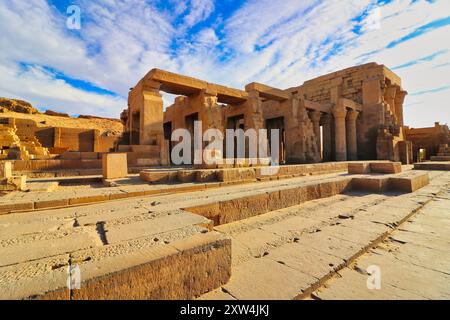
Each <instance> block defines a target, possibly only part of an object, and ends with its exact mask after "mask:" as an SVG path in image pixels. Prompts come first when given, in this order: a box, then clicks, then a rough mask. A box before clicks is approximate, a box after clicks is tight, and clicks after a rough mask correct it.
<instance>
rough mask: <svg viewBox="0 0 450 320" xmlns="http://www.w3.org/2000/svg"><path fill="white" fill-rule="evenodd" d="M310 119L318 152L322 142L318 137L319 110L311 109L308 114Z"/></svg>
mask: <svg viewBox="0 0 450 320" xmlns="http://www.w3.org/2000/svg"><path fill="white" fill-rule="evenodd" d="M309 116H310V119H311V121H312V123H313V130H314V135H315V136H316V143H317V150H319V154H320V153H321V152H320V151H321V149H322V142H321V139H320V117H321V114H320V111H312V112H310V114H309Z"/></svg>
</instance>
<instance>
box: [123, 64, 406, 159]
mask: <svg viewBox="0 0 450 320" xmlns="http://www.w3.org/2000/svg"><path fill="white" fill-rule="evenodd" d="M161 92H167V93H170V94H175V95H177V96H178V97H177V98H176V99H175V102H174V104H172V105H171V106H169V107H167V109H166V110H165V112H164V108H163V99H162V95H161ZM406 94H407V92H406V91H405V90H403V89H402V86H401V80H400V78H399V77H398V76H397V75H395V74H394V73H393V72H392V71H390V70H389V69H388V68H386V67H385V66H383V65H378V64H376V63H369V64H365V65H361V66H356V67H352V68H348V69H345V70H341V71H337V72H333V73H331V74H328V75H324V76H321V77H318V78H316V79H312V80H309V81H306V82H305V83H303V84H302V85H300V86H298V87H293V88H289V89H286V90H282V89H278V88H273V87H270V86H267V85H264V84H260V83H250V84H248V85H247V86H245V89H244V90H239V89H234V88H229V87H225V86H222V85H219V84H213V83H208V82H206V81H202V80H199V79H195V78H191V77H187V76H183V75H178V74H174V73H171V72H167V71H163V70H159V69H153V70H151V71H150V72H149V73H148V74H147V75H146V76H145V77H144V78H142V79H141V80H140V81H139V83H138V84H137V85H136V86H135V87H134V88H133V89H132V90H131V91H130V93H129V99H128V109H127V110H124V112H123V113H122V115H121V118H122V121H123V122H124V124H125V127H126V139H125V140H124V141H125V143H128V144H129V145H148V146H152V147H153V148H156V149H157V151H158V152H157V154H159V157H158V159H157V160H158V162H159V163H160V164H162V165H167V164H169V163H170V151H171V149H172V148H173V146H174V142H172V141H170V140H171V135H172V132H173V131H174V130H176V129H179V128H184V129H187V130H189V131H190V132H193V127H194V124H195V121H199V120H201V122H202V130H203V132H204V131H206V130H207V129H210V128H214V129H219V130H220V131H221V132H223V133H224V134H225V130H226V129H243V130H244V131H245V130H248V129H255V130H256V131H257V132H260V131H259V129H267V132H268V133H267V136H268V140H270V131H271V130H273V129H278V130H279V133H280V134H279V141H278V144H279V153H280V154H279V160H280V161H281V163H317V162H322V161H323V162H326V161H352V160H392V161H402V162H403V163H410V162H411V161H412V146H411V143H410V142H408V141H406V139H405V132H404V130H405V129H404V124H403V101H404V99H405V96H406ZM119 147H120V146H119Z"/></svg>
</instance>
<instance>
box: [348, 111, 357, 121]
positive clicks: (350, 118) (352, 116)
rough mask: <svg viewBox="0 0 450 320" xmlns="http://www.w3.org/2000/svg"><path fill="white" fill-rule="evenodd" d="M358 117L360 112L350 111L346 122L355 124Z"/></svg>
mask: <svg viewBox="0 0 450 320" xmlns="http://www.w3.org/2000/svg"><path fill="white" fill-rule="evenodd" d="M358 116H359V111H356V110H350V111H348V112H347V118H346V120H347V121H350V122H355V121H356V119H358Z"/></svg>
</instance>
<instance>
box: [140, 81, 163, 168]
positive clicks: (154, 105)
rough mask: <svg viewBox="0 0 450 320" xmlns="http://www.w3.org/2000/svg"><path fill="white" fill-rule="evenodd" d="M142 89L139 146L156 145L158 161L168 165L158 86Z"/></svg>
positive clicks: (148, 86) (161, 104) (161, 101)
mask: <svg viewBox="0 0 450 320" xmlns="http://www.w3.org/2000/svg"><path fill="white" fill-rule="evenodd" d="M149 83H150V81H147V82H146V85H145V86H144V87H143V89H142V96H143V103H142V105H141V107H140V133H139V144H140V145H158V146H159V147H160V161H161V164H163V165H165V164H168V163H169V155H168V152H167V150H166V149H167V148H166V144H165V140H164V127H163V121H164V113H163V99H162V96H161V94H160V93H159V85H160V84H155V85H151V86H150V85H149Z"/></svg>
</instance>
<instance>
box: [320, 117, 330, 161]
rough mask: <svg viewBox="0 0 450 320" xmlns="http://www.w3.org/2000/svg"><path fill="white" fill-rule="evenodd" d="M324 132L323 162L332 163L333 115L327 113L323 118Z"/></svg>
mask: <svg viewBox="0 0 450 320" xmlns="http://www.w3.org/2000/svg"><path fill="white" fill-rule="evenodd" d="M322 128H323V129H322V131H323V160H324V161H331V157H332V154H331V151H332V141H331V139H332V138H331V115H330V114H329V113H326V114H325V115H323V116H322Z"/></svg>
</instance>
